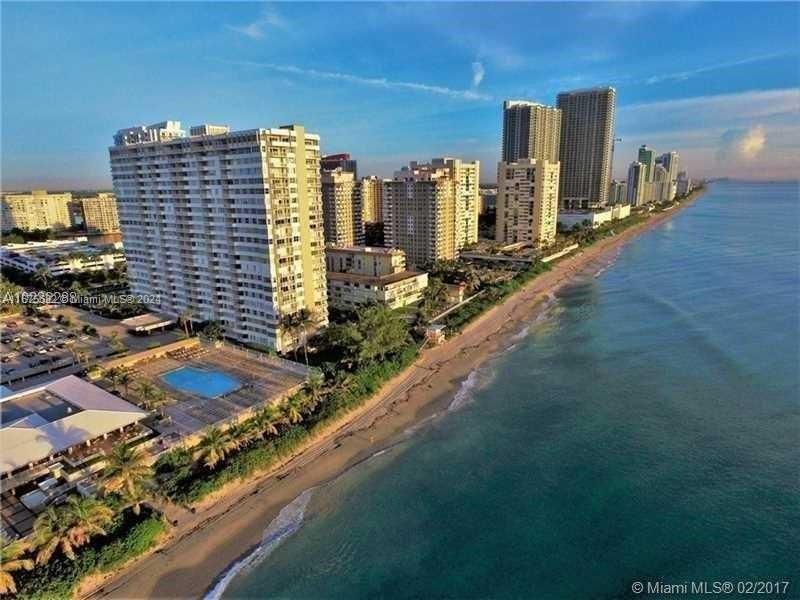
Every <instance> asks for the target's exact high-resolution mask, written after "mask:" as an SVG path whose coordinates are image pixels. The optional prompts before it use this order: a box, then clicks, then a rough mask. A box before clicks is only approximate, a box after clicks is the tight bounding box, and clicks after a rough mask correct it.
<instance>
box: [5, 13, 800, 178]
mask: <svg viewBox="0 0 800 600" xmlns="http://www.w3.org/2000/svg"><path fill="white" fill-rule="evenodd" d="M798 6H800V5H798V4H796V3H782V4H766V3H757V4H749V3H722V2H714V3H700V2H697V3H666V2H663V3H662V2H644V3H627V2H625V3H623V2H619V3H611V4H595V3H577V2H576V3H504V4H500V3H494V4H489V3H468V4H461V3H438V4H427V3H410V4H400V3H348V4H345V3H333V2H330V3H321V4H306V3H291V4H290V3H255V2H253V3H170V4H167V3H155V4H145V3H107V4H93V3H54V4H47V3H25V4H22V3H19V4H18V3H8V2H4V3H3V4H2V132H1V133H0V135H1V136H2V137H1V139H2V181H0V184H1V185H2V187H3V189H15V188H17V189H19V188H30V187H34V186H35V187H50V188H53V189H55V188H75V187H87V188H88V187H98V186H108V185H109V182H110V177H109V174H108V153H107V147H108V145H109V144H110V143H111V137H112V135H113V134H114V132H115V131H116V130H117V129H120V128H122V127H126V126H130V125H136V124H144V123H152V122H156V121H160V120H164V119H176V120H180V121H182V123H183V125H184V126H185V127H186V128H187V129H188V126H190V125H193V124H197V123H201V122H211V123H223V124H230V125H231V126H232V127H234V128H238V129H247V128H253V127H274V126H278V125H281V124H285V123H289V122H299V123H303V124H304V125H306V127H307V129H309V130H310V131H314V132H317V133H319V134H320V135H321V136H322V146H323V151H324V152H343V151H345V152H350V153H351V154H353V155H354V157H355V158H357V159H358V161H359V170H360V172H361V173H363V174H367V173H376V174H379V175H390V174H391V173H392V171H393V170H394V169H396V168H398V167H399V166H401V165H402V164H404V163H406V162H407V161H408V160H411V159H425V158H430V157H432V156H440V155H452V156H461V157H464V158H469V159H474V158H477V159H479V160H481V161H482V171H483V176H482V179H483V180H485V181H491V180H493V179H494V171H495V168H496V161H497V160H498V158H499V141H500V135H501V104H502V101H503V100H504V99H506V98H516V99H529V100H534V101H539V102H544V103H547V104H553V103H554V102H555V95H556V93H557V92H558V91H561V90H567V89H573V88H578V87H586V86H591V85H601V84H602V85H613V86H615V87H616V88H617V94H618V96H617V97H618V110H617V127H616V133H617V136H618V137H621V138H622V139H623V141H622V142H620V143H619V144H618V145H617V150H616V156H615V174H616V175H617V176H621V175H623V174H624V172H625V170H626V168H627V164H628V163H629V162H630V161H631V160H632V159H633V158H634V156H635V152H636V148H637V147H638V145H639V144H642V143H647V144H649V145H651V146H653V147H655V148H656V149H657V150H659V151H662V150H663V151H666V150H672V149H675V150H678V151H679V152H680V153H681V156H682V162H683V163H684V165H685V166H686V167H687V168H688V169H689V170H690V171H691V172H692V174H695V175H702V176H708V175H728V176H739V177H746V178H788V177H797V176H798V173H800V141H799V140H800V54H799V52H800V45H799V44H798V39H800V25H799V23H800V15H799V14H798V10H800V9H799V8H798Z"/></svg>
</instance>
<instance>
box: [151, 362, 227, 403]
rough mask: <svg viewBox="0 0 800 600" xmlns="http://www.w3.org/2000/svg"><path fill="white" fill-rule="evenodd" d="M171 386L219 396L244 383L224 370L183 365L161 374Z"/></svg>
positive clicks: (201, 394) (191, 391)
mask: <svg viewBox="0 0 800 600" xmlns="http://www.w3.org/2000/svg"><path fill="white" fill-rule="evenodd" d="M161 379H162V380H163V381H164V382H165V383H166V384H167V385H169V386H172V387H174V388H175V389H178V390H181V391H183V392H189V393H190V394H196V395H198V396H201V397H203V398H209V399H210V398H217V397H218V396H222V395H223V394H228V393H230V392H232V391H234V390H238V389H239V388H240V387H241V386H242V384H241V383H240V382H239V380H238V379H236V378H235V377H232V376H230V375H228V374H227V373H223V372H222V371H206V370H205V369H197V368H195V367H181V368H180V369H175V370H174V371H170V372H169V373H165V374H164V375H162V376H161Z"/></svg>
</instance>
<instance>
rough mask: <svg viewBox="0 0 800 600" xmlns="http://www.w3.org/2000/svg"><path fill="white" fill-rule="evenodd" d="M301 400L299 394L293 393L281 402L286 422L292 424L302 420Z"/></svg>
mask: <svg viewBox="0 0 800 600" xmlns="http://www.w3.org/2000/svg"><path fill="white" fill-rule="evenodd" d="M302 400H303V399H302V398H301V397H300V394H295V395H294V396H292V397H291V398H289V399H288V400H287V401H286V402H284V403H283V406H282V408H283V415H284V419H286V421H287V422H288V423H290V424H292V425H294V424H295V423H299V422H300V421H302V420H303V415H302V414H301V412H300V408H301V406H302Z"/></svg>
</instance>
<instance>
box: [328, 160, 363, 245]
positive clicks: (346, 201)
mask: <svg viewBox="0 0 800 600" xmlns="http://www.w3.org/2000/svg"><path fill="white" fill-rule="evenodd" d="M321 177H322V214H323V222H324V230H325V243H326V244H332V245H334V246H361V245H363V244H364V221H363V215H362V208H361V186H360V185H359V184H358V182H357V181H356V178H355V174H354V173H352V172H350V171H345V170H343V169H342V168H341V167H336V168H335V169H333V170H332V171H325V170H323V171H322V176H321Z"/></svg>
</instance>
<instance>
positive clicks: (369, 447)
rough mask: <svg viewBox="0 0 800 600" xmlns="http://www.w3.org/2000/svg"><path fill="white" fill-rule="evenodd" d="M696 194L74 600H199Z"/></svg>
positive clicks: (474, 328)
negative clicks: (308, 503) (291, 518)
mask: <svg viewBox="0 0 800 600" xmlns="http://www.w3.org/2000/svg"><path fill="white" fill-rule="evenodd" d="M702 193H703V192H702V191H701V192H700V193H696V194H694V195H693V196H691V197H690V198H689V199H687V200H686V201H684V202H682V203H681V205H680V207H677V208H675V209H673V210H670V211H666V212H663V213H658V214H655V215H651V217H650V218H649V219H648V220H647V221H646V222H644V223H642V224H639V225H635V226H632V227H630V228H629V229H627V230H625V231H623V232H622V233H621V234H619V235H617V236H614V237H611V238H606V239H603V240H601V241H599V242H597V243H595V244H593V245H592V246H590V247H588V248H586V249H582V250H580V251H577V252H576V253H573V254H572V255H569V256H568V257H566V258H563V259H561V260H559V261H557V263H556V264H555V265H554V266H553V269H552V270H551V271H549V272H546V273H543V274H542V275H540V276H539V277H537V278H536V279H534V280H533V281H531V282H530V283H528V285H527V286H526V287H525V288H523V289H522V290H520V291H519V292H518V293H516V294H515V295H513V296H511V297H510V298H508V299H507V300H506V301H505V302H504V303H503V304H501V305H498V306H496V307H494V308H492V309H491V310H490V311H488V312H487V313H485V314H484V315H482V316H481V317H479V318H478V319H476V320H475V321H473V322H472V323H471V324H470V325H469V326H467V327H466V328H465V329H464V331H463V332H462V333H461V334H460V335H457V336H455V337H453V338H452V339H450V340H448V341H447V342H446V343H445V344H443V345H441V346H439V347H436V348H432V349H428V350H426V351H424V352H423V354H422V355H421V356H420V357H419V358H418V359H417V361H416V362H415V363H414V364H413V365H412V366H411V367H409V368H408V369H406V370H405V371H404V372H403V373H401V374H400V375H398V376H396V377H395V378H394V379H392V380H391V381H390V382H388V383H387V384H386V385H385V386H384V387H383V388H382V389H381V391H380V392H379V393H378V394H376V395H375V396H374V397H373V398H372V399H370V400H369V401H368V402H367V403H366V404H365V405H364V406H363V407H361V408H360V409H358V410H357V411H354V412H353V413H351V414H350V415H348V416H347V417H346V420H343V421H342V422H341V423H339V424H337V425H335V426H331V427H330V428H329V429H328V430H327V431H326V432H324V433H323V434H321V435H320V436H318V438H317V439H316V440H315V441H313V442H311V443H310V444H309V445H308V446H307V447H306V448H305V449H304V450H303V451H302V452H300V453H298V454H297V455H296V456H295V457H294V458H292V459H291V460H289V461H287V462H286V463H284V465H282V466H281V467H280V468H277V469H274V470H273V471H271V472H269V473H265V474H263V475H261V476H257V477H255V478H253V479H252V480H249V481H247V482H243V483H239V484H236V485H233V486H229V487H227V488H225V490H223V492H220V493H218V494H216V495H215V496H214V497H212V498H208V499H206V500H205V501H204V502H203V503H202V504H201V505H199V506H197V507H196V512H195V513H192V512H190V511H189V510H186V509H183V508H179V507H169V508H168V509H167V515H168V518H170V519H171V520H177V521H178V524H177V526H176V527H174V528H173V529H172V531H171V532H170V535H169V537H168V538H167V539H165V540H164V543H163V544H162V546H161V548H160V549H158V550H157V551H156V552H154V553H152V554H150V555H148V556H146V557H144V558H142V559H140V560H138V561H137V562H135V563H134V564H132V565H130V566H128V567H127V568H126V569H124V570H122V571H121V572H119V573H116V574H113V575H110V576H105V577H104V578H94V579H92V580H90V581H86V582H84V584H83V585H82V588H81V592H80V593H79V594H78V596H79V597H87V598H89V597H91V598H99V597H105V596H107V597H111V598H145V597H147V598H198V597H202V596H203V595H204V593H206V592H207V590H208V589H209V588H210V587H211V586H212V585H213V583H214V582H215V580H217V579H218V578H219V576H220V575H221V574H222V573H223V572H224V571H225V570H226V569H227V568H228V567H229V566H230V565H231V564H233V563H235V562H236V561H237V560H238V559H240V558H241V557H242V556H243V555H246V554H248V553H249V552H250V551H251V550H252V549H253V548H254V547H255V546H257V545H258V544H259V543H260V542H261V541H262V536H263V533H264V530H265V529H266V528H267V526H268V525H269V523H270V522H271V521H272V519H274V518H275V517H276V516H277V514H278V513H279V512H280V510H281V509H282V508H283V507H284V506H286V505H287V504H289V503H290V502H291V501H292V500H294V499H295V498H296V497H297V496H299V495H300V494H301V493H302V492H303V491H305V490H307V489H309V488H312V487H315V486H319V485H322V484H324V483H326V482H328V481H331V480H332V479H335V478H336V477H338V476H339V475H341V474H342V473H343V472H345V471H346V470H347V469H349V468H350V467H352V466H353V465H355V464H357V463H359V462H361V461H362V460H364V459H365V458H367V457H369V456H371V455H372V454H374V453H375V452H377V451H379V450H381V449H382V448H385V447H387V446H389V445H391V444H392V443H393V442H394V441H396V440H397V439H398V437H399V436H402V435H403V434H404V432H406V431H407V430H408V428H409V427H411V426H413V425H414V424H416V423H419V422H421V421H422V420H424V419H427V418H429V417H430V416H432V415H435V414H437V413H439V412H440V411H443V410H445V409H446V408H447V406H448V405H449V404H450V402H451V401H452V399H453V397H454V395H455V393H456V391H457V390H458V388H459V387H460V385H461V383H462V382H463V381H464V380H465V379H466V378H467V377H468V376H469V374H470V372H471V371H472V370H473V369H475V368H476V367H477V366H479V365H480V364H481V363H483V362H484V361H485V360H487V358H489V357H491V356H492V355H493V354H495V353H496V352H497V351H498V350H501V349H504V348H506V347H507V346H508V345H510V343H511V342H509V338H510V337H511V336H513V334H515V333H517V332H518V331H520V330H521V329H522V328H523V327H524V326H525V325H526V324H527V323H529V322H531V321H532V320H533V319H534V318H535V316H536V315H537V313H538V312H540V311H541V310H542V306H543V304H544V302H545V301H546V300H547V299H548V298H549V297H552V294H553V293H554V292H555V291H556V290H557V289H558V288H559V287H560V286H562V285H564V284H565V283H568V282H569V281H570V280H571V279H573V278H574V277H575V276H576V275H579V274H581V273H589V272H597V271H599V270H600V269H602V268H603V267H605V266H607V265H608V264H609V262H610V261H611V260H613V258H614V257H615V256H616V254H617V253H618V252H619V250H620V248H621V247H622V245H624V244H625V243H626V242H627V241H629V240H630V239H632V238H633V237H635V236H638V235H640V234H642V233H643V232H645V231H648V230H650V229H652V228H654V227H656V226H658V225H660V224H661V223H662V222H664V221H665V220H667V219H669V218H671V217H672V216H673V215H675V214H677V213H678V212H680V210H681V209H683V208H685V207H686V206H688V205H689V204H691V203H692V202H693V201H694V200H696V199H697V198H698V197H699V196H700V195H702ZM345 421H346V422H345Z"/></svg>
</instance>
